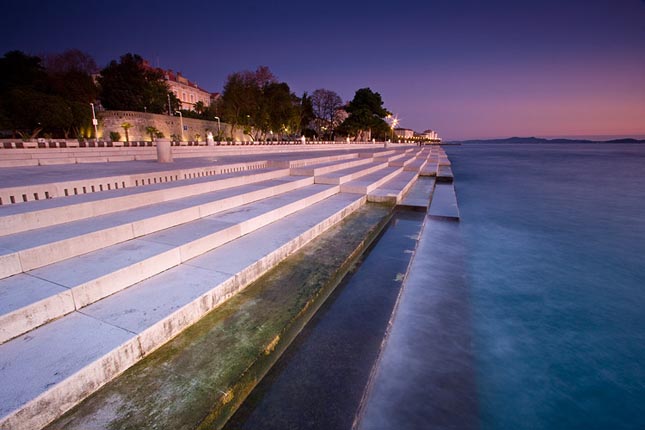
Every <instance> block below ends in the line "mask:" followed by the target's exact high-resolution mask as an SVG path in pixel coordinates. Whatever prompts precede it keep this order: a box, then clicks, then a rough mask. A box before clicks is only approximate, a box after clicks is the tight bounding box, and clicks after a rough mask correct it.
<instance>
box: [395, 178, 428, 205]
mask: <svg viewBox="0 0 645 430" xmlns="http://www.w3.org/2000/svg"><path fill="white" fill-rule="evenodd" d="M434 185H435V179H434V178H426V177H421V176H420V177H419V178H418V179H417V181H416V182H415V183H414V185H413V186H412V188H411V189H410V191H409V192H408V193H407V194H405V196H404V197H403V200H402V201H401V202H400V203H399V205H401V206H405V207H408V208H415V209H417V208H418V209H422V210H424V211H427V210H428V207H429V206H430V201H431V200H432V192H433V191H434Z"/></svg>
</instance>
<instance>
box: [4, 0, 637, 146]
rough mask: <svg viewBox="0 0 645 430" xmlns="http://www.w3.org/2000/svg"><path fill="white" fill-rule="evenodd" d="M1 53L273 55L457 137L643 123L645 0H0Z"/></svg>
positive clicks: (317, 84)
mask: <svg viewBox="0 0 645 430" xmlns="http://www.w3.org/2000/svg"><path fill="white" fill-rule="evenodd" d="M3 9H4V11H3V12H4V13H3V15H4V17H3V18H4V19H3V25H2V26H0V51H1V52H0V54H4V53H5V52H7V51H9V50H14V49H18V50H22V51H25V52H27V53H30V54H40V53H49V52H60V51H63V50H65V49H68V48H78V49H81V50H83V51H85V52H87V53H89V54H91V55H92V56H93V57H94V58H95V59H96V61H97V63H98V64H99V65H100V66H104V65H106V64H107V62H108V61H110V60H112V59H116V58H118V57H119V56H120V55H122V54H124V53H126V52H133V53H138V54H140V55H141V56H143V57H144V58H147V59H148V60H149V61H150V62H151V63H152V64H154V65H157V64H158V65H159V66H161V67H163V68H169V69H173V70H176V71H181V72H183V74H184V75H185V76H186V77H188V78H189V79H191V80H193V81H196V82H197V83H198V84H199V85H200V86H202V87H204V88H205V89H207V90H209V91H212V92H216V91H221V89H222V86H223V83H224V81H225V80H226V76H227V75H228V74H230V73H232V72H235V71H240V70H245V69H249V70H254V69H255V68H257V67H258V66H260V65H266V66H268V67H269V68H270V69H271V70H272V71H273V72H274V74H275V75H277V77H278V78H279V79H280V80H282V81H285V82H287V83H288V84H289V85H290V87H291V89H292V90H293V91H294V92H295V93H297V94H298V95H302V93H303V92H304V91H308V92H309V93H311V92H312V91H313V90H315V89H317V88H327V89H331V90H334V91H336V92H337V93H339V94H340V96H341V97H342V98H343V99H344V100H350V99H351V98H352V97H353V94H354V91H356V90H357V89H358V88H361V87H370V88H371V89H372V90H374V91H378V92H379V93H381V95H382V96H383V99H384V100H385V106H386V108H388V109H389V110H390V111H392V112H394V113H396V114H397V115H398V117H399V118H400V120H401V126H402V127H406V128H412V129H415V130H417V131H423V130H425V129H427V128H432V129H435V130H438V131H439V133H440V135H441V136H442V137H444V138H447V139H463V138H486V137H508V136H513V135H521V136H533V135H535V136H582V135H591V136H599V135H605V136H623V135H629V136H645V1H643V0H541V1H528V0H491V1H481V0H438V1H436V0H426V1H419V0H417V1H411V0H400V1H397V2H383V1H379V0H372V1H362V0H361V1H348V0H345V1H338V0H329V1H324V2H308V1H302V0H298V1H294V0H282V1H274V0H266V1H262V2H256V1H206V0H203V1H196V0H184V1H173V2H168V1H156V2H153V1H147V0H142V1H136V2H135V1H123V0H113V1H110V2H104V1H97V0H84V1H77V0H67V1H59V0H46V1H42V0H41V1H36V0H21V1H14V0H9V1H8V2H4V4H3Z"/></svg>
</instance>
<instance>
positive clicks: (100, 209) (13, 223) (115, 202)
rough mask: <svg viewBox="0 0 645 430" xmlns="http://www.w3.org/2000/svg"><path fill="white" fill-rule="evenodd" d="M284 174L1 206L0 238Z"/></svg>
mask: <svg viewBox="0 0 645 430" xmlns="http://www.w3.org/2000/svg"><path fill="white" fill-rule="evenodd" d="M287 175H289V170H288V169H258V170H254V171H252V172H249V171H243V170H242V171H237V172H232V173H226V174H221V175H216V176H202V177H196V178H193V179H189V180H182V181H174V182H163V183H157V184H151V185H145V186H138V187H133V188H123V187H120V188H119V189H113V190H111V191H104V192H91V193H89V194H80V195H73V196H69V197H65V198H58V199H50V200H38V201H33V202H27V203H24V204H19V205H8V206H2V207H0V236H1V235H7V234H13V233H18V232H21V231H28V230H33V229H36V228H42V227H47V226H52V225H57V224H61V223H65V222H70V221H76V220H80V219H85V218H91V217H96V216H99V215H104V214H108V213H113V212H118V211H122V210H125V209H132V208H137V207H141V206H146V205H151V204H154V203H160V202H166V201H169V200H175V199H179V198H182V197H187V196H193V195H197V194H203V193H208V192H211V191H217V190H222V189H225V188H230V187H236V186H240V185H245V184H251V183H255V182H260V181H266V180H269V179H275V178H279V177H283V176H287ZM117 185H118V184H117ZM0 246H1V245H0Z"/></svg>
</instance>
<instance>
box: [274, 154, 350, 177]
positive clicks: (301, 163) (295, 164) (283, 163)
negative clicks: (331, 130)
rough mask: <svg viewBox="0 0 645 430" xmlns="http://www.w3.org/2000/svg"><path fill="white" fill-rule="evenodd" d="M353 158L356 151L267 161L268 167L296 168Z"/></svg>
mask: <svg viewBox="0 0 645 430" xmlns="http://www.w3.org/2000/svg"><path fill="white" fill-rule="evenodd" d="M354 158H358V153H355V152H354V153H349V154H338V155H327V156H323V157H312V158H299V159H297V160H271V161H269V162H268V164H269V166H270V167H282V168H289V169H297V168H300V167H306V166H311V165H314V164H322V163H336V162H342V161H344V160H351V159H354ZM292 174H293V173H292Z"/></svg>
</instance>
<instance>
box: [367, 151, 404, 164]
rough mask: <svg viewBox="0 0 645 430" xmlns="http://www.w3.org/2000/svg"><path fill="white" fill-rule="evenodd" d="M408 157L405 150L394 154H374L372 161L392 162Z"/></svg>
mask: <svg viewBox="0 0 645 430" xmlns="http://www.w3.org/2000/svg"><path fill="white" fill-rule="evenodd" d="M407 157H408V153H407V151H404V152H398V153H396V154H390V155H382V156H376V155H375V156H374V161H377V162H381V163H392V162H395V161H397V160H400V159H406V158H407Z"/></svg>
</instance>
